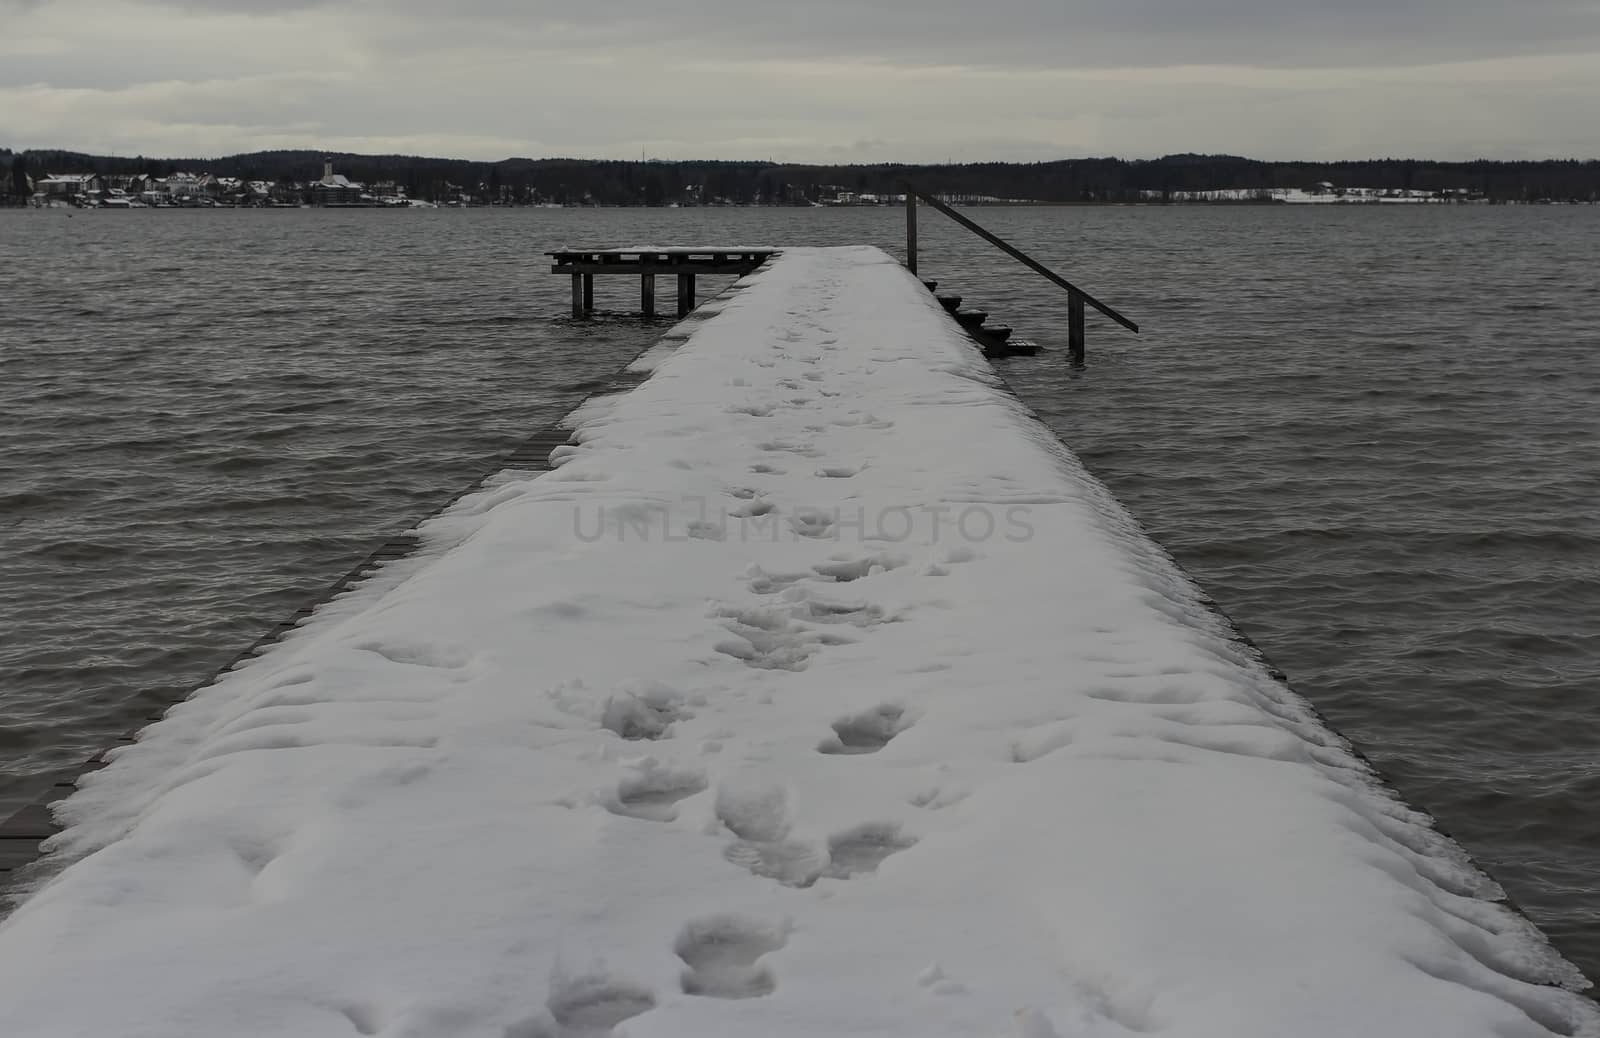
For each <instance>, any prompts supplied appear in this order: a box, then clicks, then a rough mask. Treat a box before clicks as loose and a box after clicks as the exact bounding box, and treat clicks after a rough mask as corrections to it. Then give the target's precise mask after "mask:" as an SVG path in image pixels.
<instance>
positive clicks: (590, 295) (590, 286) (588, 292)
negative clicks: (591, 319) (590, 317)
mask: <svg viewBox="0 0 1600 1038" xmlns="http://www.w3.org/2000/svg"><path fill="white" fill-rule="evenodd" d="M583 312H584V313H586V314H592V313H594V275H593V274H585V275H583Z"/></svg>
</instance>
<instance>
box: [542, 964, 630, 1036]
mask: <svg viewBox="0 0 1600 1038" xmlns="http://www.w3.org/2000/svg"><path fill="white" fill-rule="evenodd" d="M655 1006H656V996H655V993H654V992H652V991H651V990H650V989H649V988H647V987H644V986H643V985H641V984H635V983H632V982H630V981H626V980H622V979H619V978H617V977H613V976H611V975H609V974H606V973H594V974H588V975H585V976H580V977H565V978H560V979H557V980H553V981H552V982H551V985H550V997H549V999H547V1000H546V1002H545V1008H546V1009H547V1010H549V1012H550V1016H551V1018H552V1019H553V1020H554V1021H555V1030H554V1031H551V1030H550V1029H549V1028H548V1027H535V1028H530V1029H528V1030H526V1031H525V1032H524V1033H525V1034H527V1035H529V1036H530V1038H547V1036H548V1038H610V1035H611V1033H612V1029H613V1028H614V1027H616V1026H617V1025H618V1024H620V1023H622V1022H623V1021H624V1020H631V1019H632V1018H634V1017H636V1016H638V1015H639V1014H641V1013H646V1012H649V1011H650V1010H652V1009H654V1008H655Z"/></svg>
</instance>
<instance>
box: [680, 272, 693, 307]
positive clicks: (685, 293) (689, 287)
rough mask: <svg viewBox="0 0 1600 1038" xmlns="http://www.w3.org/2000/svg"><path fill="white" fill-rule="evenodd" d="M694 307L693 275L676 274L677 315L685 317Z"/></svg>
mask: <svg viewBox="0 0 1600 1038" xmlns="http://www.w3.org/2000/svg"><path fill="white" fill-rule="evenodd" d="M693 309H694V275H693V274H679V275H678V316H679V317H685V316H687V315H688V313H689V311H691V310H693Z"/></svg>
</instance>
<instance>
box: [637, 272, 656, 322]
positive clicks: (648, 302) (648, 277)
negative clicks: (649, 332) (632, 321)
mask: <svg viewBox="0 0 1600 1038" xmlns="http://www.w3.org/2000/svg"><path fill="white" fill-rule="evenodd" d="M639 309H640V310H642V311H644V315H645V317H647V318H648V317H654V316H655V315H656V276H655V275H654V274H643V275H641V276H640V277H639Z"/></svg>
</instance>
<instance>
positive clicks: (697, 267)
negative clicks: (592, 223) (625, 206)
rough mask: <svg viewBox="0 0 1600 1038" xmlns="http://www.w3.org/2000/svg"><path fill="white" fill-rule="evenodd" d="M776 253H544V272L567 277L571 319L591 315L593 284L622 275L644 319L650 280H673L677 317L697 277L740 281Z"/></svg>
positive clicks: (652, 298) (688, 303)
mask: <svg viewBox="0 0 1600 1038" xmlns="http://www.w3.org/2000/svg"><path fill="white" fill-rule="evenodd" d="M778 251H779V250H777V249H773V248H746V247H740V246H720V247H718V246H713V247H709V248H685V247H682V246H675V247H671V248H636V249H617V248H603V249H560V250H557V251H555V252H547V253H545V255H547V256H549V257H551V259H552V261H553V262H552V265H551V267H550V272H551V273H553V274H568V275H570V276H571V277H572V316H574V317H587V316H589V315H590V314H592V313H594V279H595V277H596V276H597V275H599V276H602V277H604V276H614V275H619V274H620V275H624V276H626V277H636V278H638V279H639V309H640V311H641V312H642V313H643V314H644V316H645V317H654V316H655V314H656V275H658V274H659V275H664V276H676V277H677V279H678V316H679V317H684V316H687V315H688V313H689V312H690V311H691V310H693V309H694V307H695V278H696V276H698V275H706V276H723V277H742V276H744V275H745V274H748V273H750V272H751V271H753V270H755V269H756V268H757V267H759V266H761V264H763V263H765V262H766V261H767V260H768V259H769V258H770V257H772V256H774V255H776V254H777V252H778Z"/></svg>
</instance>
